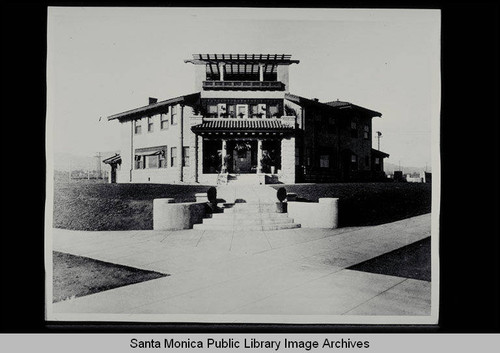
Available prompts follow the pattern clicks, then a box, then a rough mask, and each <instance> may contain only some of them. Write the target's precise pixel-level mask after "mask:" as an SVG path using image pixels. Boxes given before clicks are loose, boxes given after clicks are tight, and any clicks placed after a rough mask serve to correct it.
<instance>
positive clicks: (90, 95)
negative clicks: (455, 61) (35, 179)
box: [47, 8, 440, 166]
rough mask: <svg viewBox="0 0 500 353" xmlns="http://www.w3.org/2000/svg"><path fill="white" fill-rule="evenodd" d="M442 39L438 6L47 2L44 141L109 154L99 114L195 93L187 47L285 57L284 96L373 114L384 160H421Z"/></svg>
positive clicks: (107, 131) (108, 135) (115, 133)
mask: <svg viewBox="0 0 500 353" xmlns="http://www.w3.org/2000/svg"><path fill="white" fill-rule="evenodd" d="M439 45H440V13H439V11H436V10H330V9H320V10H318V9H311V10H308V9H243V8H238V9H173V8H49V16H48V50H47V98H48V102H47V122H48V125H47V140H48V144H49V147H50V148H53V150H54V151H55V152H70V153H75V154H80V155H93V154H95V152H98V151H110V150H118V149H119V138H120V134H119V129H118V124H119V123H118V122H117V121H111V122H109V121H107V119H106V117H107V116H109V115H111V114H115V113H119V112H123V111H125V110H128V109H133V108H137V107H139V106H143V105H146V104H147V103H148V97H157V98H158V99H159V100H163V99H167V98H172V97H177V96H180V95H184V94H189V93H194V92H195V91H194V66H193V65H192V64H186V63H184V61H183V60H184V59H188V58H191V55H192V54H193V53H241V54H252V53H256V54H260V53H265V54H267V53H270V54H291V55H292V59H296V60H300V64H298V65H297V64H294V65H292V66H290V92H291V93H293V94H296V95H300V96H304V97H306V98H318V99H319V100H320V101H323V102H325V101H331V100H336V99H339V100H341V101H348V102H351V103H354V104H357V105H361V106H363V107H366V108H369V109H372V110H376V111H379V112H381V113H382V118H374V119H373V132H374V133H375V131H381V132H382V135H383V136H382V139H381V150H383V151H384V152H386V153H389V154H390V158H389V159H388V161H389V162H391V163H394V164H398V163H401V165H403V166H425V165H430V164H431V130H432V132H433V135H434V138H433V139H434V142H436V141H435V137H436V136H437V134H436V133H437V127H438V125H437V123H438V121H439V105H440V78H439V75H440V71H439V65H440V57H439V52H440V47H439ZM100 117H102V119H101V120H100V121H99V119H100ZM431 125H432V129H431ZM374 147H375V148H376V139H375V138H374ZM436 149H437V145H436V144H435V148H434V152H433V153H436V152H437V150H436ZM49 151H50V149H49Z"/></svg>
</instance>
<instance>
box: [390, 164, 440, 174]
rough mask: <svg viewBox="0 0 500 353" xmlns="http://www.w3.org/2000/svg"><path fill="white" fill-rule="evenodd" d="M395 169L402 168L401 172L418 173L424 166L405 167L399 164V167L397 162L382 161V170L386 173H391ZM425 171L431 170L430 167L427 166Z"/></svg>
mask: <svg viewBox="0 0 500 353" xmlns="http://www.w3.org/2000/svg"><path fill="white" fill-rule="evenodd" d="M395 170H402V171H403V174H411V173H420V172H422V171H425V166H423V167H407V166H404V165H401V168H400V167H399V165H397V164H392V163H388V162H384V172H385V173H386V174H393V173H394V171H395ZM427 171H428V172H431V167H430V166H427Z"/></svg>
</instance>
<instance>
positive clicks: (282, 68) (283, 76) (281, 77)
mask: <svg viewBox="0 0 500 353" xmlns="http://www.w3.org/2000/svg"><path fill="white" fill-rule="evenodd" d="M276 71H277V74H278V81H280V82H282V83H284V84H285V92H290V87H289V84H288V65H278V66H277V70H276Z"/></svg>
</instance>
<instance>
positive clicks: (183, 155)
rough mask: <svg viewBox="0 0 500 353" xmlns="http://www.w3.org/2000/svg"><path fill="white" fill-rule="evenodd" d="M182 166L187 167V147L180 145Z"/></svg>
mask: <svg viewBox="0 0 500 353" xmlns="http://www.w3.org/2000/svg"><path fill="white" fill-rule="evenodd" d="M182 166H183V167H189V147H182Z"/></svg>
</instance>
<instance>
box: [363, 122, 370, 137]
mask: <svg viewBox="0 0 500 353" xmlns="http://www.w3.org/2000/svg"><path fill="white" fill-rule="evenodd" d="M363 138H364V139H365V140H368V139H369V138H370V127H369V126H368V125H365V126H364V128H363Z"/></svg>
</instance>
